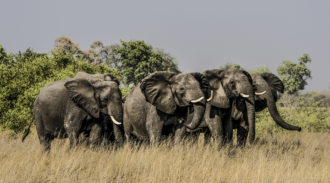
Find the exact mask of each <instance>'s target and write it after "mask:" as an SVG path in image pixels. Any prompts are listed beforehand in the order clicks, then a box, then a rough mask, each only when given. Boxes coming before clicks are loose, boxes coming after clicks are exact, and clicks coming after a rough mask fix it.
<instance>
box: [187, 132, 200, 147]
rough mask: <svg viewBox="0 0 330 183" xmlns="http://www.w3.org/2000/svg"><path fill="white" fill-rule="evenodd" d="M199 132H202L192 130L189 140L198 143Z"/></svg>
mask: <svg viewBox="0 0 330 183" xmlns="http://www.w3.org/2000/svg"><path fill="white" fill-rule="evenodd" d="M199 134H200V132H192V133H190V134H189V135H188V137H189V140H190V141H191V143H192V144H197V143H198V137H199Z"/></svg>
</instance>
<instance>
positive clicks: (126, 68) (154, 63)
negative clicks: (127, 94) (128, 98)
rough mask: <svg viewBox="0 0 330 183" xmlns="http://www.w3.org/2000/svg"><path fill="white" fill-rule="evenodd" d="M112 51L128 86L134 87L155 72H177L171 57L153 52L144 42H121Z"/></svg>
mask: <svg viewBox="0 0 330 183" xmlns="http://www.w3.org/2000/svg"><path fill="white" fill-rule="evenodd" d="M113 51H114V53H116V54H118V55H119V61H120V62H121V74H122V76H123V77H124V82H125V83H126V84H128V85H129V84H134V85H136V84H137V83H139V82H140V81H141V80H142V79H143V78H144V77H146V76H148V75H149V74H151V73H153V72H155V71H173V72H178V67H177V64H176V63H175V62H174V59H173V57H170V56H169V55H167V56H166V55H165V53H163V52H160V51H155V50H153V48H152V46H151V45H148V44H146V43H145V42H144V41H128V42H125V41H121V46H120V47H119V48H115V49H114V50H113Z"/></svg>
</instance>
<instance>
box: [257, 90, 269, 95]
mask: <svg viewBox="0 0 330 183" xmlns="http://www.w3.org/2000/svg"><path fill="white" fill-rule="evenodd" d="M265 93H266V90H265V91H263V92H260V93H258V92H255V94H256V95H263V94H265Z"/></svg>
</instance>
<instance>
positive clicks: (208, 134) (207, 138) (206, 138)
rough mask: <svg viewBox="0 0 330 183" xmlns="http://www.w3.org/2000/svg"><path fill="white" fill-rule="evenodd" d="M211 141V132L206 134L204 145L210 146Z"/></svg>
mask: <svg viewBox="0 0 330 183" xmlns="http://www.w3.org/2000/svg"><path fill="white" fill-rule="evenodd" d="M210 140H211V133H210V131H206V132H205V133H204V145H206V144H209V143H210Z"/></svg>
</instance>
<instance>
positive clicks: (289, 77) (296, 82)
mask: <svg viewBox="0 0 330 183" xmlns="http://www.w3.org/2000/svg"><path fill="white" fill-rule="evenodd" d="M310 62H312V59H311V58H310V56H309V55H308V54H306V53H305V54H303V55H302V56H301V57H300V58H299V59H298V63H294V62H291V61H282V63H283V64H284V65H283V66H279V67H277V72H278V74H279V76H280V78H281V80H282V81H283V84H284V87H285V90H286V91H287V93H289V94H296V93H297V92H298V91H299V90H303V89H304V88H305V86H306V85H307V81H306V80H307V79H309V78H311V77H312V76H311V73H312V72H311V70H310V69H309V68H308V67H307V66H306V64H307V63H310Z"/></svg>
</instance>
